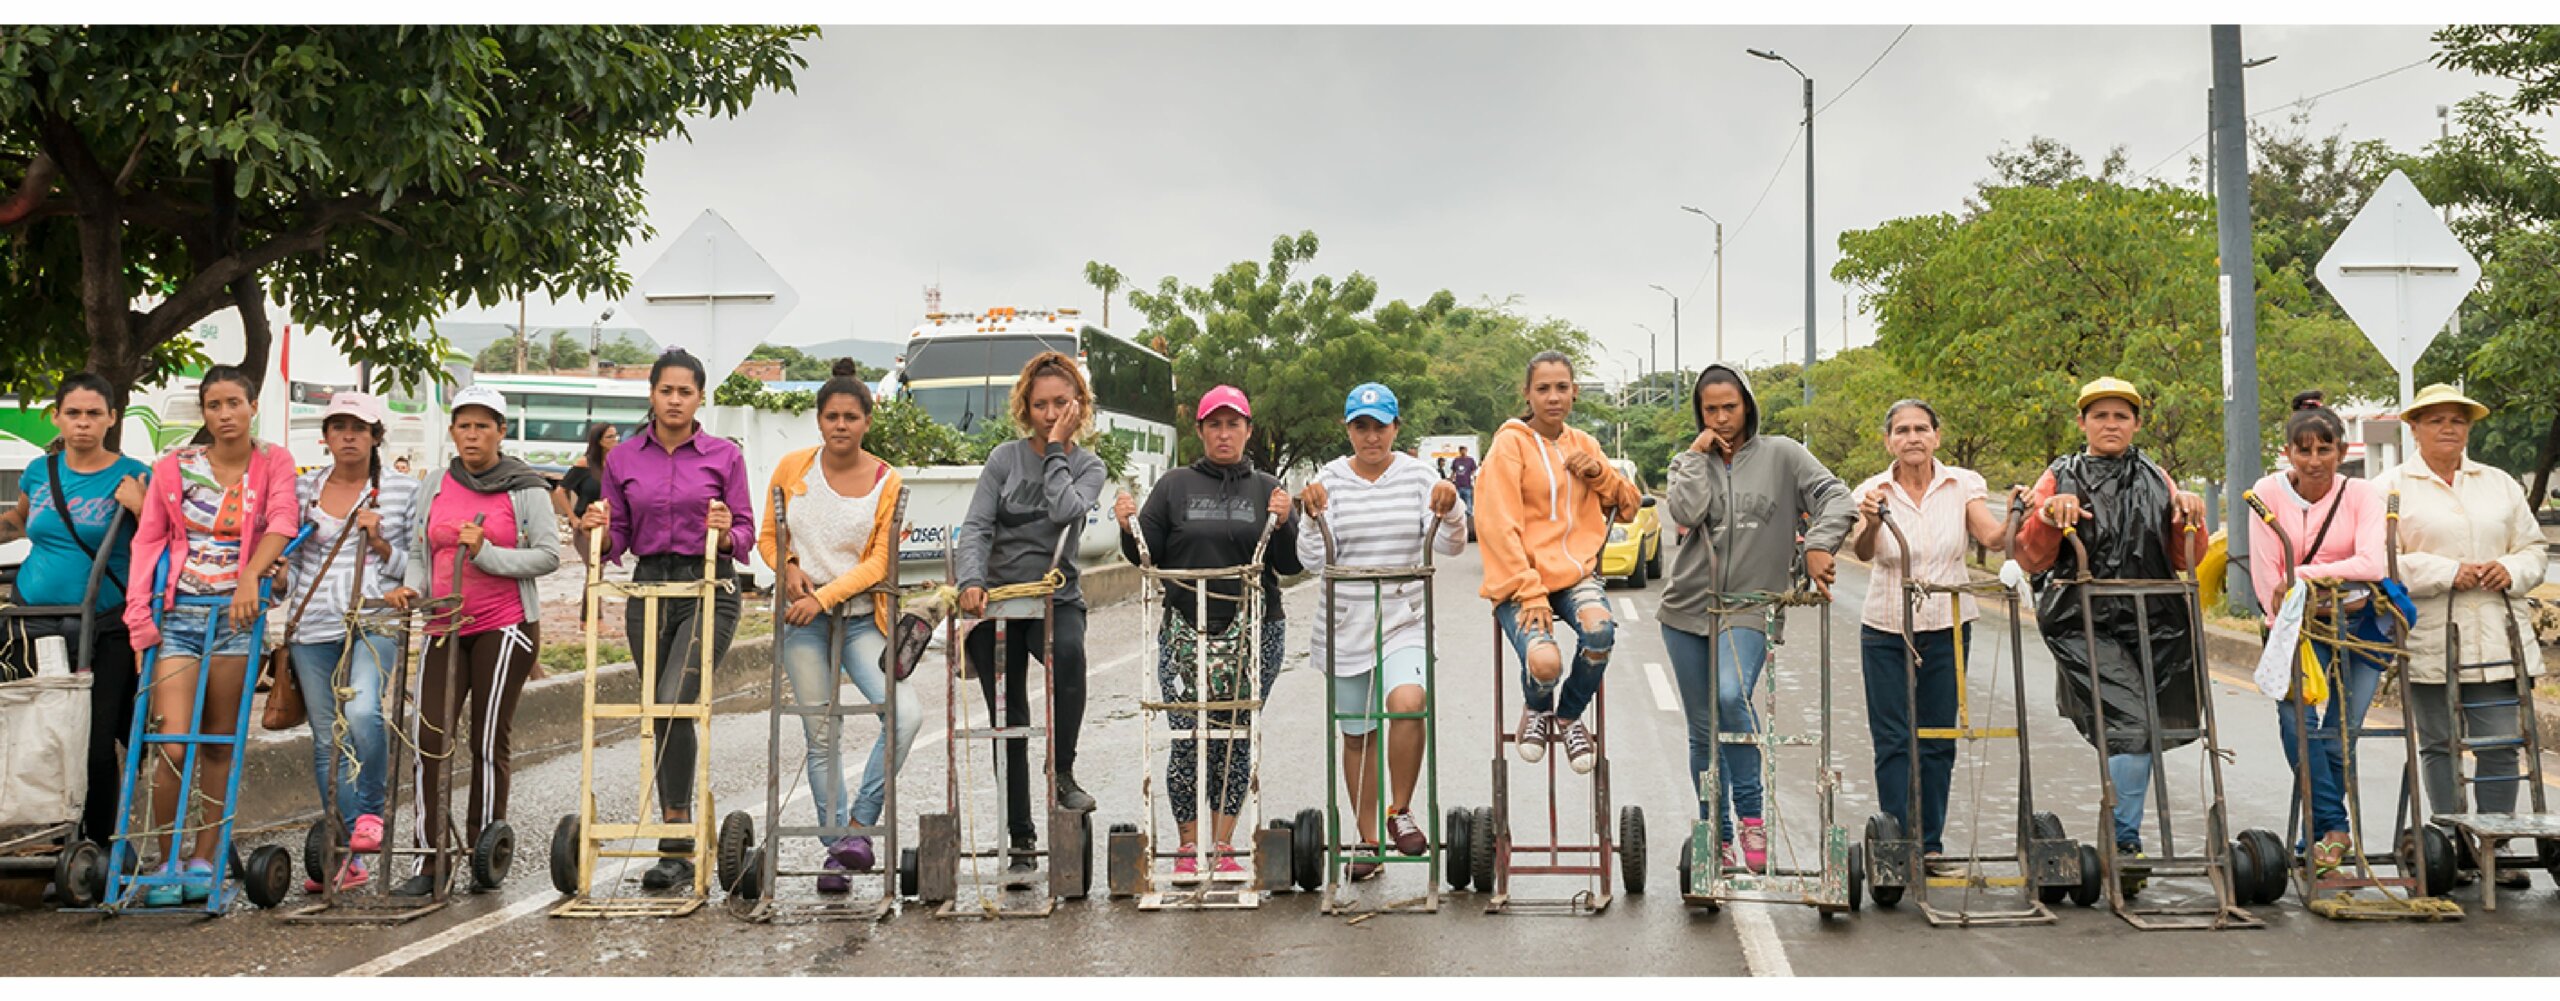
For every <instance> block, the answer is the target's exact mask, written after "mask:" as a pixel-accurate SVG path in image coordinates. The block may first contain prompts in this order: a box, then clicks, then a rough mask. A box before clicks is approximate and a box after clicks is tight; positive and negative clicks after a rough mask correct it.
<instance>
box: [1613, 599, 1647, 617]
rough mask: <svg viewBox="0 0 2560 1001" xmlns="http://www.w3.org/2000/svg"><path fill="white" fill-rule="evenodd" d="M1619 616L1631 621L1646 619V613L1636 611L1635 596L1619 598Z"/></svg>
mask: <svg viewBox="0 0 2560 1001" xmlns="http://www.w3.org/2000/svg"><path fill="white" fill-rule="evenodd" d="M1618 617H1619V618H1621V619H1625V620H1627V621H1629V622H1642V621H1644V613H1642V612H1638V611H1636V600H1635V599H1634V598H1620V599H1618Z"/></svg>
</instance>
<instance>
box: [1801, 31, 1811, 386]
mask: <svg viewBox="0 0 2560 1001" xmlns="http://www.w3.org/2000/svg"><path fill="white" fill-rule="evenodd" d="M1799 72H1801V71H1799ZM1813 331H1814V325H1813V78H1812V77H1810V76H1808V77H1805V78H1804V380H1803V381H1804V402H1805V405H1806V406H1812V405H1813Z"/></svg>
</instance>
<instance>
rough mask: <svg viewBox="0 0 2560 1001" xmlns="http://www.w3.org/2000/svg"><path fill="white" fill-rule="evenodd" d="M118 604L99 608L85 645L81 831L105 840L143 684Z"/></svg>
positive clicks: (112, 830)
mask: <svg viewBox="0 0 2560 1001" xmlns="http://www.w3.org/2000/svg"><path fill="white" fill-rule="evenodd" d="M115 615H116V610H114V609H110V610H108V611H105V612H101V613H99V616H98V635H97V637H96V639H94V640H92V641H91V644H90V647H89V798H88V800H87V801H86V802H84V803H82V804H81V809H80V836H81V837H84V838H87V839H89V840H90V841H93V842H96V843H98V844H101V845H104V844H107V843H109V842H110V841H112V840H114V838H115V836H116V797H117V795H118V794H119V790H120V789H121V788H122V787H123V781H124V754H123V752H122V751H120V750H118V748H119V747H120V746H121V745H122V744H123V742H124V740H125V738H127V737H130V736H132V735H133V700H134V696H135V694H136V690H137V689H138V688H139V687H140V685H141V678H140V676H139V675H137V674H136V673H135V671H134V659H133V658H134V653H133V641H132V639H131V638H130V637H129V636H128V635H127V634H126V632H125V628H124V624H123V623H122V622H119V621H117V620H116V617H115Z"/></svg>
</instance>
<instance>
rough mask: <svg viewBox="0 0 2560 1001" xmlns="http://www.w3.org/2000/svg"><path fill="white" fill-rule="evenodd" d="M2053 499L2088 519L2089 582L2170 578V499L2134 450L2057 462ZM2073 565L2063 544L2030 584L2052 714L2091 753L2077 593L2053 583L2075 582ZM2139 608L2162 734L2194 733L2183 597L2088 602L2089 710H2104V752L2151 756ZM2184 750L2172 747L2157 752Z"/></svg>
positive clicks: (2093, 735)
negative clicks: (2074, 503) (2093, 683)
mask: <svg viewBox="0 0 2560 1001" xmlns="http://www.w3.org/2000/svg"><path fill="white" fill-rule="evenodd" d="M2051 470H2052V472H2053V477H2054V492H2055V493H2057V494H2066V493H2067V494H2074V495H2077V496H2078V497H2079V498H2080V504H2081V507H2082V508H2083V509H2085V510H2086V511H2088V512H2089V517H2090V520H2086V521H2083V522H2081V524H2080V532H2079V535H2080V540H2081V542H2082V544H2084V545H2086V546H2087V547H2088V550H2089V562H2090V564H2091V567H2092V570H2093V572H2094V576H2096V577H2098V578H2100V579H2110V578H2112V579H2122V580H2150V581H2157V580H2169V579H2171V578H2174V577H2176V576H2177V570H2176V567H2175V565H2174V564H2172V563H2171V562H2170V558H2169V557H2170V552H2171V550H2170V548H2169V547H2170V546H2172V545H2177V544H2179V543H2181V542H2183V541H2184V540H2181V539H2178V538H2176V537H2175V534H2174V532H2173V530H2172V528H2171V516H2172V514H2173V513H2174V511H2175V507H2174V505H2175V503H2176V499H2175V497H2174V495H2173V494H2171V492H2170V488H2169V481H2168V477H2166V476H2164V475H2163V474H2162V473H2161V471H2160V467H2158V466H2155V465H2152V464H2151V461H2150V460H2149V459H2145V458H2143V457H2142V453H2141V451H2140V450H2138V449H2128V450H2126V451H2125V453H2124V454H2123V455H2117V456H2099V455H2090V454H2087V453H2081V454H2076V455H2066V456H2063V457H2062V458H2059V459H2055V460H2054V461H2053V465H2052V467H2051ZM2079 575H2080V572H2079V557H2078V555H2077V554H2076V553H2074V552H2073V551H2072V549H2071V546H2070V544H2069V543H2068V542H2066V543H2064V544H2063V548H2062V551H2061V552H2060V553H2059V554H2058V555H2057V556H2056V557H2055V560H2054V564H2053V567H2052V568H2051V569H2049V570H2047V571H2046V572H2044V573H2042V574H2038V575H2037V576H2036V578H2035V585H2036V625H2037V627H2038V629H2039V630H2041V631H2042V632H2043V633H2044V642H2045V647H2046V648H2047V649H2049V650H2051V651H2052V652H2053V663H2054V668H2055V675H2056V677H2055V679H2054V699H2053V701H2054V707H2055V708H2056V709H2057V710H2059V711H2060V712H2061V714H2062V717H2063V718H2064V719H2068V720H2070V721H2071V725H2072V726H2074V727H2077V728H2079V730H2080V737H2081V739H2083V740H2086V741H2088V742H2089V743H2090V745H2091V746H2093V747H2094V746H2096V745H2097V743H2098V739H2097V724H2096V720H2095V719H2094V718H2093V717H2092V715H2091V713H2090V708H2089V707H2090V702H2091V697H2090V691H2089V687H2090V686H2089V665H2090V663H2091V659H2092V653H2091V651H2088V650H2087V649H2086V647H2087V646H2088V642H2087V639H2086V636H2087V635H2088V634H2087V632H2084V628H2083V624H2082V622H2081V613H2080V589H2079V588H2076V587H2072V586H2069V585H2066V584H2061V583H2059V582H2061V581H2065V580H2069V579H2072V578H2076V577H2078V576H2079ZM2136 602H2140V603H2141V604H2142V605H2143V606H2144V607H2143V609H2142V611H2143V612H2144V613H2145V614H2146V616H2147V620H2148V623H2149V625H2150V634H2151V637H2150V638H2151V670H2152V682H2153V694H2154V695H2155V697H2156V698H2157V699H2158V702H2157V704H2158V706H2159V711H2160V727H2161V729H2164V730H2192V729H2194V728H2196V727H2198V726H2200V725H2201V723H2200V720H2199V717H2200V714H2201V712H2202V705H2203V703H2202V701H2201V698H2202V691H2201V689H2200V688H2199V687H2198V686H2199V685H2200V684H2201V682H2202V679H2201V678H2200V677H2199V668H2200V666H2201V665H2199V664H2197V663H2196V655H2195V639H2194V635H2195V634H2194V628H2195V623H2193V622H2192V621H2190V620H2189V618H2188V605H2187V602H2186V600H2185V599H2184V598H2181V597H2176V596H2158V597H2149V598H2132V597H2122V596H2105V595H2094V596H2092V597H2091V599H2090V607H2091V610H2092V611H2093V612H2094V613H2095V615H2096V616H2097V623H2096V627H2097V628H2096V630H2095V633H2096V636H2097V650H2096V651H2095V652H2094V656H2095V661H2096V663H2097V668H2098V692H2097V699H2096V701H2097V703H2098V705H2100V706H2102V707H2103V708H2104V710H2105V712H2106V714H2107V715H2106V720H2107V734H2108V737H2109V739H2108V741H2107V746H2106V748H2105V750H2106V753H2108V754H2141V753H2144V752H2145V751H2147V750H2148V749H2149V743H2150V742H2149V737H2148V731H2147V729H2146V728H2145V727H2144V725H2143V720H2144V719H2145V718H2147V717H2148V716H2149V715H2150V708H2149V707H2148V706H2146V705H2145V700H2144V698H2143V694H2142V667H2141V663H2140V661H2139V660H2138V658H2139V657H2140V656H2141V644H2140V640H2141V632H2142V630H2141V628H2140V625H2141V620H2138V619H2137V617H2136V614H2135V613H2136V609H2135V604H2136ZM2187 742H2188V740H2187V739H2171V740H2167V741H2165V742H2164V744H2163V746H2162V747H2161V750H2164V751H2165V750H2168V749H2169V748H2172V747H2178V746H2181V745H2183V744H2186V743H2187Z"/></svg>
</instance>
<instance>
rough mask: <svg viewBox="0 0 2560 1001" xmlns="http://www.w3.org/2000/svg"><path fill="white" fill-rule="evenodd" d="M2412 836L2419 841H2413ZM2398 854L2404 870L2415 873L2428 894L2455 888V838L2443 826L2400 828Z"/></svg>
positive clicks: (2440, 894)
mask: <svg viewBox="0 0 2560 1001" xmlns="http://www.w3.org/2000/svg"><path fill="white" fill-rule="evenodd" d="M2413 840H2415V841H2416V842H2418V844H2415V845H2413V844H2411V842H2412V841H2413ZM2421 851H2422V852H2423V853H2421ZM2399 857H2400V868H2401V871H2403V872H2408V873H2415V874H2416V875H2417V876H2418V878H2419V881H2420V883H2421V884H2422V886H2423V888H2424V889H2425V891H2426V893H2427V895H2428V896H2436V897H2441V896H2444V895H2446V894H2448V893H2451V892H2453V878H2454V869H2455V864H2454V852H2453V838H2452V837H2451V836H2450V835H2447V834H2446V833H2445V832H2444V828H2441V827H2437V826H2436V825H2434V824H2420V825H2418V827H2417V829H2416V831H2415V832H2414V833H2413V832H2411V831H2402V832H2400V844H2399Z"/></svg>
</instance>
